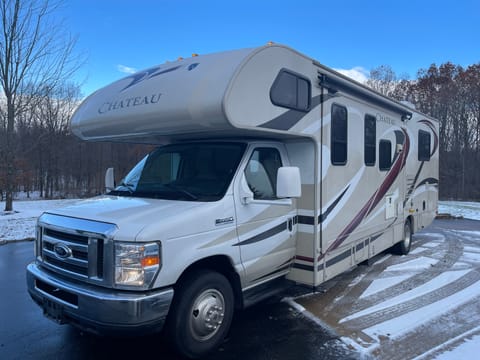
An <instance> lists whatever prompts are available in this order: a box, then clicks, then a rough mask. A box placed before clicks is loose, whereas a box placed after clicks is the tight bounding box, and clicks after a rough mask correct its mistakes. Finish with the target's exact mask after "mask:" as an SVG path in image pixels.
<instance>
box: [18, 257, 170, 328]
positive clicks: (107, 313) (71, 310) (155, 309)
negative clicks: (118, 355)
mask: <svg viewBox="0 0 480 360" xmlns="http://www.w3.org/2000/svg"><path fill="white" fill-rule="evenodd" d="M27 286H28V292H29V293H30V295H31V297H32V299H33V300H34V301H35V302H36V303H37V304H38V305H39V306H40V307H41V308H42V309H43V312H44V314H45V315H46V316H47V317H49V318H51V319H53V320H55V321H57V322H58V323H70V324H72V325H74V326H76V327H78V328H80V329H82V330H84V331H88V332H92V333H97V334H108V335H122V334H125V335H126V334H135V335H139V334H145V333H151V332H156V331H160V330H161V329H162V327H163V325H164V323H165V319H166V317H167V314H168V310H169V308H170V304H171V302H172V298H173V289H172V288H167V289H161V290H151V291H146V292H130V291H119V290H115V289H107V288H101V287H97V286H93V285H89V284H83V283H78V282H72V281H69V280H64V279H63V278H60V277H57V276H56V275H54V274H53V273H51V272H48V271H45V270H43V269H42V268H41V267H39V266H38V265H37V264H36V263H31V264H29V265H28V266H27Z"/></svg>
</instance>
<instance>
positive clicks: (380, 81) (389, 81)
mask: <svg viewBox="0 0 480 360" xmlns="http://www.w3.org/2000/svg"><path fill="white" fill-rule="evenodd" d="M366 84H367V85H368V86H369V87H371V88H372V89H373V90H375V91H378V92H379V93H381V94H383V95H386V96H391V95H392V93H393V92H394V90H395V86H396V84H397V75H396V74H395V71H393V69H392V68H391V67H390V66H389V65H381V66H379V67H377V68H374V69H372V70H370V77H369V79H368V80H367V83H366Z"/></svg>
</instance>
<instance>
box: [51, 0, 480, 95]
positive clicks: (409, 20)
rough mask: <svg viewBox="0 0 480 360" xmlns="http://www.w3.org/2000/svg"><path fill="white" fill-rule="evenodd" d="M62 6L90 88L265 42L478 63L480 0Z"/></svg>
mask: <svg viewBox="0 0 480 360" xmlns="http://www.w3.org/2000/svg"><path fill="white" fill-rule="evenodd" d="M60 12H61V14H60V15H61V16H63V18H64V21H65V26H66V30H68V31H69V32H71V33H72V34H73V35H77V36H78V44H77V49H76V51H78V53H83V54H85V55H86V58H87V59H86V62H85V65H84V66H83V67H82V68H81V70H80V71H79V72H78V74H77V79H76V81H77V82H78V81H83V80H84V82H83V85H82V91H83V93H84V95H88V94H89V93H91V92H93V91H95V90H96V89H98V88H100V87H102V86H105V85H107V84H108V83H110V82H112V81H115V80H117V79H119V78H121V77H124V76H126V75H125V74H126V71H128V70H129V69H137V70H141V69H144V68H147V67H150V66H152V65H156V64H161V63H164V62H165V61H167V60H170V61H171V60H175V59H177V58H178V57H179V56H182V57H188V56H190V55H191V54H192V53H198V54H206V53H211V52H217V51H222V50H231V49H237V48H244V47H255V46H260V45H264V44H266V43H267V42H268V41H274V42H276V43H281V44H285V45H288V46H291V47H293V48H295V49H296V50H298V51H300V52H302V53H304V54H306V55H308V56H310V57H312V58H315V59H316V60H318V61H320V62H321V63H323V64H325V65H327V66H330V67H332V68H335V69H345V70H349V69H355V68H361V69H363V71H364V72H366V73H367V74H368V71H369V70H370V69H372V68H374V67H377V66H380V65H384V64H386V65H390V66H391V67H392V68H393V70H394V71H395V72H396V73H397V75H402V74H407V75H409V77H410V78H415V76H416V73H417V71H418V70H419V69H421V68H428V67H429V66H430V65H431V64H432V63H436V64H437V65H439V64H441V63H444V62H447V61H451V62H453V63H455V64H459V65H462V66H468V65H471V64H474V63H478V62H480V46H479V44H480V40H479V39H480V1H479V0H457V1H446V0H437V1H433V0H403V1H397V0H383V1H379V0H370V1H368V0H364V1H353V0H330V1H326V0H317V1H309V0H296V1H282V0H278V1H262V0H241V1H229V0H223V1H220V0H219V1H217V0H202V1H193V0H182V1H178V0H173V1H163V0H156V1H155V0H136V1H131V0H130V1H127V0H66V1H65V4H64V5H63V7H62V9H61V11H60Z"/></svg>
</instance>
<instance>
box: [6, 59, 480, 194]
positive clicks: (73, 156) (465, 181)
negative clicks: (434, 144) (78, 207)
mask: <svg viewBox="0 0 480 360" xmlns="http://www.w3.org/2000/svg"><path fill="white" fill-rule="evenodd" d="M367 85H368V86H370V87H372V88H373V89H375V90H377V91H379V92H381V93H383V94H385V95H387V96H390V97H392V98H395V99H397V100H407V101H409V102H411V103H412V104H414V105H415V107H416V108H417V109H418V110H420V111H422V112H424V113H425V114H428V115H430V116H432V117H434V118H436V119H438V120H439V122H440V147H439V149H440V150H439V151H440V197H441V198H442V199H460V200H480V186H479V184H480V166H478V165H479V164H480V63H479V64H475V65H471V66H468V67H467V68H463V67H461V66H459V65H454V64H452V63H445V64H441V65H440V66H437V65H435V64H433V65H431V66H430V67H429V68H428V69H421V70H419V72H418V74H417V78H416V79H415V80H407V79H398V78H397V76H396V74H395V73H394V71H393V70H392V69H391V68H390V67H389V66H386V65H383V66H381V67H378V68H376V69H373V70H372V71H371V74H370V78H369V80H368V82H367ZM79 101H80V90H79V88H78V87H76V86H73V85H64V86H62V87H58V88H57V90H56V92H55V93H53V94H52V93H49V94H48V96H43V97H41V98H40V99H37V100H36V101H35V102H31V103H30V107H29V108H26V109H24V111H23V112H22V113H21V116H18V117H17V118H16V121H15V131H14V141H13V142H11V144H12V145H11V146H12V147H13V148H12V149H10V150H12V151H13V152H14V153H15V154H16V156H15V164H14V168H15V188H14V191H25V192H27V193H28V192H31V191H36V192H39V193H40V195H41V196H42V197H44V198H54V197H83V196H91V195H95V194H98V193H101V192H102V191H103V189H104V172H105V169H106V168H108V167H114V168H115V169H116V173H117V176H120V175H121V174H123V175H124V174H126V172H127V171H128V169H129V168H131V167H132V166H133V165H134V164H135V163H136V162H137V161H139V160H140V159H141V158H142V157H143V156H144V155H145V153H147V152H148V151H149V150H150V149H151V147H149V146H145V145H133V144H122V143H90V142H88V143H87V142H83V141H81V140H79V139H77V138H76V137H75V136H73V135H72V134H71V133H70V131H69V127H68V123H69V119H70V116H71V114H72V112H73V111H74V109H75V108H76V106H78V103H79ZM2 108H3V107H2V106H1V105H0V143H1V144H6V142H5V141H4V139H5V136H6V116H5V114H4V112H2V111H1V109H2ZM6 150H7V149H5V146H2V147H0V190H5V181H4V180H5V178H6V176H5V174H6V172H7V171H8V169H7V168H6V165H5V164H6V162H5V161H4V158H5V153H6ZM0 193H2V191H0Z"/></svg>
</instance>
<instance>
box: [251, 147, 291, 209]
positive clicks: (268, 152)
mask: <svg viewBox="0 0 480 360" xmlns="http://www.w3.org/2000/svg"><path fill="white" fill-rule="evenodd" d="M281 166H282V160H281V157H280V153H279V152H278V150H277V149H274V148H258V149H255V151H254V152H253V154H252V156H251V157H250V160H249V161H248V164H247V167H246V168H245V178H246V179H247V183H248V187H249V188H250V190H251V191H252V192H253V198H254V199H257V200H272V199H276V193H277V189H276V187H277V171H278V168H279V167H281Z"/></svg>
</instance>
